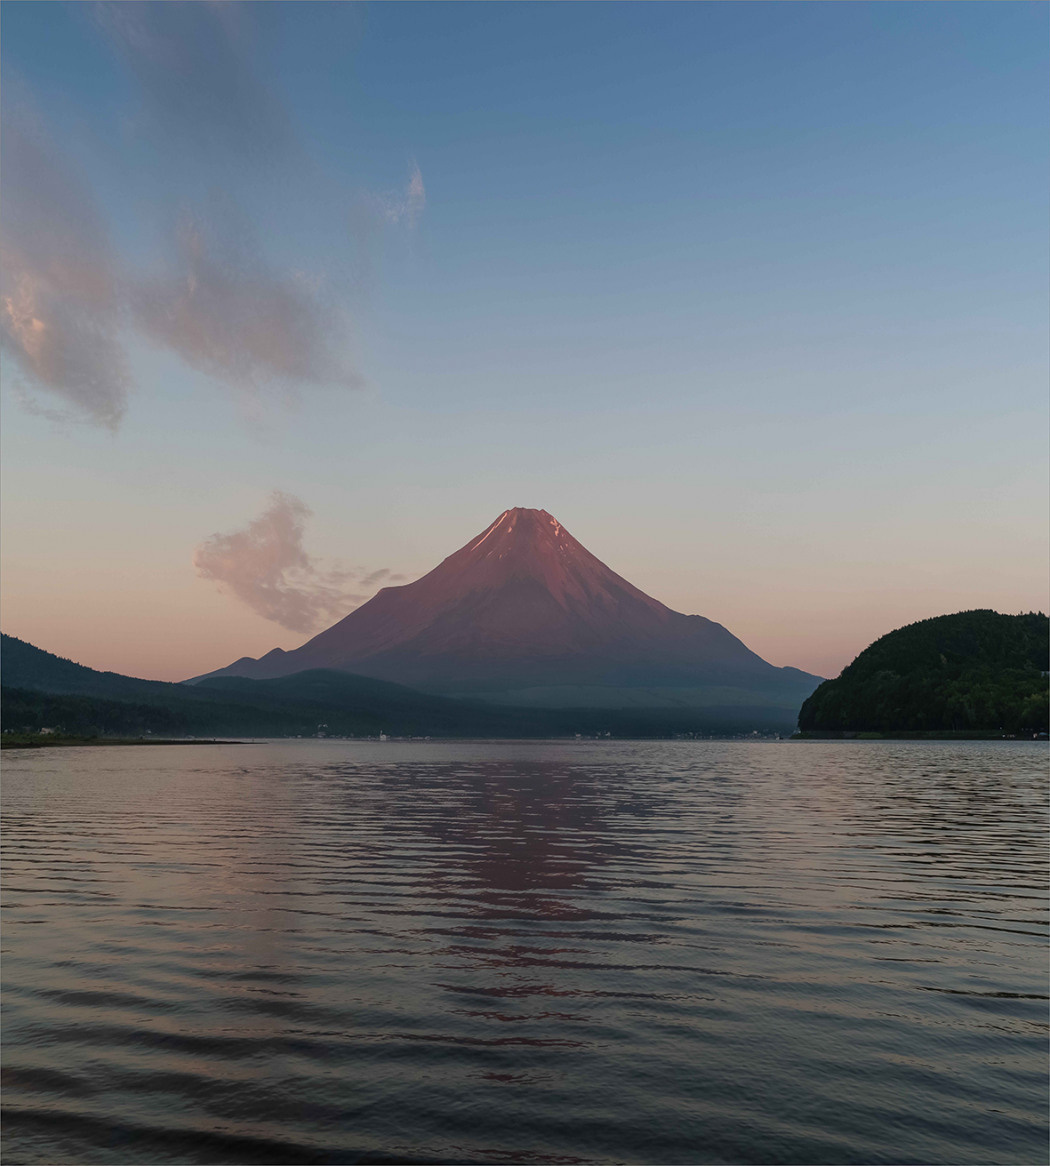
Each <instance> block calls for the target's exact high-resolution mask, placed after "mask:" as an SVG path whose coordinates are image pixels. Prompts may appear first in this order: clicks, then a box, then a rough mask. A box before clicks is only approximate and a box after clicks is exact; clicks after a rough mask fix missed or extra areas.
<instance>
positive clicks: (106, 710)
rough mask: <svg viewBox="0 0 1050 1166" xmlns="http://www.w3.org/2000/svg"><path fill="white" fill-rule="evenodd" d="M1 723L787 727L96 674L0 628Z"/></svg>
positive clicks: (588, 729) (529, 731) (382, 692)
mask: <svg viewBox="0 0 1050 1166" xmlns="http://www.w3.org/2000/svg"><path fill="white" fill-rule="evenodd" d="M0 664H2V680H3V687H2V689H0V705H2V719H3V727H4V729H5V731H11V732H15V733H19V732H29V733H34V732H38V731H39V730H40V729H41V728H44V727H47V728H51V729H58V730H61V731H62V732H64V733H66V734H70V735H77V736H93V735H102V736H140V735H142V734H144V733H152V734H156V735H161V734H163V735H164V736H168V737H171V736H186V735H191V734H192V735H194V736H219V737H233V736H242V737H243V736H253V737H289V736H290V737H294V736H304V737H305V736H314V735H315V734H317V733H318V732H323V733H324V734H326V735H329V736H348V735H352V736H357V737H362V736H373V737H374V736H378V735H379V734H380V733H383V732H385V733H388V734H390V735H392V736H433V737H565V736H572V735H573V734H575V733H582V734H584V735H588V736H590V735H595V734H598V733H609V732H611V733H612V734H613V735H615V736H621V737H666V736H671V735H673V734H675V733H714V734H733V733H749V732H752V731H753V730H755V729H757V730H759V731H764V732H770V731H776V732H783V731H790V729H791V728H792V726H793V725H794V722H795V713H794V711H792V712H790V713H785V712H784V711H783V710H780V709H777V708H746V707H744V708H741V707H733V706H728V707H716V706H712V707H708V708H704V709H692V708H682V709H677V710H676V709H644V708H643V709H633V710H623V711H616V710H608V709H553V710H547V709H529V708H509V707H500V706H494V705H489V704H483V703H481V702H470V701H463V700H453V699H450V698H448V697H443V696H437V695H434V694H431V693H422V692H416V691H414V690H412V689H410V688H406V687H404V686H403V685H399V684H391V683H389V682H387V681H383V680H376V679H374V678H372V677H364V676H354V675H351V674H349V673H346V672H335V671H331V670H324V669H313V670H308V671H304V672H300V673H297V674H295V675H293V676H288V677H281V678H275V679H270V680H251V679H247V678H244V677H233V676H229V677H215V678H212V679H209V680H206V681H202V682H201V683H199V684H195V685H186V684H166V683H163V682H160V681H154V680H139V679H136V678H134V677H131V676H122V675H120V674H119V673H116V672H98V671H96V670H95V669H92V668H86V667H84V666H83V665H81V664H75V663H73V661H71V660H65V659H63V658H61V657H59V656H55V655H53V654H52V653H50V652H45V651H43V650H42V649H40V648H37V647H35V646H34V645H32V644H28V643H26V642H25V641H23V640H19V639H16V638H15V637H13V636H7V635H5V636H0Z"/></svg>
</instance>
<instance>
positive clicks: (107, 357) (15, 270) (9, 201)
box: [0, 124, 130, 429]
mask: <svg viewBox="0 0 1050 1166" xmlns="http://www.w3.org/2000/svg"><path fill="white" fill-rule="evenodd" d="M3 173H4V204H3V217H2V220H0V224H2V231H0V329H2V336H3V342H4V347H5V348H6V349H7V350H8V351H9V352H10V353H11V354H13V356H14V358H15V360H16V361H17V363H18V367H19V369H20V371H21V373H22V374H23V376H24V377H25V378H26V380H27V381H28V382H29V383H31V384H32V385H33V386H34V387H37V388H40V389H43V390H44V391H45V392H48V393H50V394H53V395H55V396H57V397H58V398H59V399H60V400H61V401H62V402H63V403H64V404H65V405H67V406H72V407H73V410H74V414H75V415H77V416H80V417H82V418H85V419H87V420H91V421H94V422H97V423H98V424H101V425H105V426H108V427H109V428H111V429H115V428H116V427H117V425H118V424H119V422H120V418H121V416H122V414H123V412H124V408H125V404H126V400H127V393H128V389H129V386H130V378H129V374H128V369H127V362H126V360H125V355H124V349H123V346H122V344H121V342H120V338H119V326H120V321H121V306H122V297H121V287H120V279H119V274H118V264H117V261H116V257H115V255H114V254H113V251H112V249H111V246H110V242H109V238H108V235H107V232H106V227H105V223H104V221H103V219H102V216H101V214H100V213H99V210H98V208H97V206H96V204H95V202H94V199H93V198H92V196H91V192H90V190H89V189H88V188H87V186H86V185H85V184H84V182H83V180H82V179H81V178H80V176H79V175H78V174H77V173H76V172H75V170H74V169H73V168H72V167H71V166H70V165H69V164H68V163H66V162H64V161H63V160H62V159H61V158H60V157H59V156H58V155H57V154H56V152H55V150H54V149H53V148H52V147H51V146H50V145H49V144H48V143H46V142H45V141H44V140H43V137H42V134H41V133H40V132H39V131H38V130H34V129H32V128H30V127H28V126H18V125H12V124H7V125H5V127H4V133H3Z"/></svg>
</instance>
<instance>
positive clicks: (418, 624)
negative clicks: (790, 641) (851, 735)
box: [213, 508, 820, 708]
mask: <svg viewBox="0 0 1050 1166" xmlns="http://www.w3.org/2000/svg"><path fill="white" fill-rule="evenodd" d="M308 668H330V669H337V670H342V671H352V672H356V673H360V674H362V675H366V676H375V677H379V678H382V679H387V680H394V681H397V682H399V683H402V684H409V685H411V686H413V687H415V688H420V689H424V690H427V691H433V692H448V693H456V694H467V693H475V694H479V695H483V696H485V697H488V698H492V699H498V698H499V697H500V695H501V694H505V695H506V696H507V699H512V697H511V696H510V694H513V693H520V692H521V691H522V690H540V692H539V695H538V696H537V697H536V698H535V700H534V701H532V703H537V702H539V703H542V690H543V689H545V688H550V687H553V686H557V687H559V688H562V689H564V688H565V686H576V687H578V688H579V690H580V692H581V693H582V694H584V699H582V700H581V703H590V698H588V697H587V696H586V693H587V690H588V689H589V688H591V687H593V686H599V687H602V688H606V689H608V688H614V689H632V690H633V689H647V690H651V689H657V688H666V687H669V686H670V687H678V688H697V687H704V686H721V687H725V686H730V687H733V688H736V689H739V690H742V691H743V695H744V697H745V699H746V698H747V697H748V695H749V694H755V693H759V694H765V695H766V696H768V695H773V694H775V695H776V696H777V697H778V698H779V699H780V700H781V702H782V703H784V705H785V707H786V705H788V704H793V705H794V707H796V708H797V707H798V704H799V703H801V700H802V699H803V698H804V697H805V696H806V695H807V694H808V693H809V692H811V691H812V689H813V687H814V686H815V685H816V684H817V683H818V682H819V679H820V678H819V677H815V676H810V675H808V674H807V673H804V672H800V671H798V670H797V669H793V668H786V669H785V668H774V667H773V666H772V665H771V664H768V663H766V661H764V660H763V659H762V658H761V657H760V656H758V655H756V654H755V653H754V652H752V651H751V650H750V649H749V648H747V647H746V646H745V645H744V644H743V643H741V641H740V640H738V639H737V638H736V637H735V636H733V635H732V634H731V633H730V632H728V631H727V630H726V629H725V628H724V627H722V626H721V624H717V623H715V622H713V621H712V620H709V619H705V618H704V617H703V616H698V615H682V614H680V613H679V612H676V611H672V610H671V609H670V608H668V607H666V606H665V605H664V604H662V603H659V602H658V601H657V600H655V599H653V598H651V597H650V596H648V595H646V594H645V593H644V592H642V591H640V590H639V589H638V588H637V587H635V586H633V585H632V584H631V583H629V582H628V581H627V580H626V579H623V578H621V576H619V575H617V574H616V573H615V572H614V571H612V570H610V569H609V568H608V567H607V566H606V565H605V564H604V563H602V562H601V561H600V560H599V559H597V558H596V557H595V556H594V555H592V554H591V553H590V552H589V551H588V550H587V549H586V548H585V547H583V546H582V545H581V544H580V543H579V542H577V540H576V539H574V538H573V537H572V535H570V534H569V532H568V531H567V530H566V529H565V528H564V527H563V526H562V525H561V524H560V523H559V522H558V521H557V519H555V518H553V517H552V516H551V515H550V514H548V513H547V512H546V511H545V510H529V509H525V508H517V509H513V510H506V511H504V512H503V514H501V515H500V516H499V518H497V519H496V521H495V522H493V523H492V525H491V526H489V527H488V529H487V530H485V531H483V532H482V533H481V534H480V535H478V536H477V537H476V538H474V539H472V540H471V541H470V542H469V543H467V544H466V545H465V546H464V547H462V548H461V549H460V550H458V551H456V552H455V554H453V555H450V556H449V557H448V558H447V559H445V560H444V561H443V562H442V563H440V564H439V565H438V566H437V567H435V568H434V570H432V571H431V572H430V573H429V574H427V575H424V576H423V577H422V578H421V579H417V580H416V581H415V582H414V583H409V584H406V585H405V586H403V587H386V588H383V590H381V591H380V592H379V593H378V594H377V595H375V596H374V597H373V598H372V599H371V600H369V602H368V603H365V604H363V605H362V606H361V607H359V608H357V610H355V611H353V612H351V613H350V614H349V615H348V616H346V617H345V618H344V619H342V620H340V621H339V622H338V623H337V624H335V625H333V626H332V627H330V628H328V629H327V630H326V631H323V632H321V633H320V634H319V635H317V636H315V637H314V638H313V639H312V640H309V641H308V642H307V643H306V644H304V645H303V646H302V647H300V648H297V649H295V650H294V651H291V652H284V651H281V650H280V649H275V650H274V651H273V652H270V653H268V654H267V655H266V656H263V657H262V658H261V659H259V660H251V659H248V658H245V659H242V660H238V661H237V662H236V663H235V664H232V665H231V666H230V667H228V668H225V669H222V670H220V672H218V673H214V674H213V675H239V676H250V677H276V676H285V675H288V674H290V673H293V672H298V671H302V670H304V669H308ZM560 703H564V701H562V702H560ZM603 703H608V702H603ZM622 703H625V704H627V703H636V702H633V701H630V700H626V699H625V700H624V701H623V702H622ZM670 703H675V702H673V701H672V702H670Z"/></svg>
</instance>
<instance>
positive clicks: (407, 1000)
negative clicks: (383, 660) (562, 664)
mask: <svg viewBox="0 0 1050 1166" xmlns="http://www.w3.org/2000/svg"><path fill="white" fill-rule="evenodd" d="M4 762H5V764H4V770H5V783H4V821H5V830H4V846H5V851H6V858H5V892H6V893H5V901H6V912H5V915H6V927H5V938H4V978H5V991H4V1005H5V1007H4V1034H5V1040H4V1075H5V1083H6V1084H5V1107H6V1116H5V1123H4V1133H3V1138H4V1151H5V1162H6V1163H7V1164H8V1166H12V1164H14V1163H20V1162H24V1163H140V1162H173V1163H174V1162H185V1163H191V1162H192V1163H198V1162H199V1163H252V1162H257V1163H264V1162H288V1163H296V1162H328V1163H341V1162H356V1161H380V1162H383V1161H386V1162H391V1161H413V1162H438V1161H441V1162H450V1161H451V1162H495V1163H503V1162H507V1163H532V1162H554V1163H576V1162H601V1163H613V1162H624V1163H656V1162H662V1163H663V1162H666V1163H719V1162H729V1163H734V1162H736V1163H767V1162H768V1163H772V1162H778V1163H838V1162H843V1163H845V1162H849V1163H860V1162H898V1163H905V1162H928V1163H1042V1162H1044V1161H1045V1160H1046V1149H1047V1118H1046V1113H1047V1100H1048V1099H1047V1084H1046V1036H1047V1033H1046V1027H1047V1026H1046V1020H1047V1002H1046V999H1047V988H1046V982H1047V976H1046V972H1047V960H1046V942H1045V941H1046V922H1047V920H1046V887H1045V882H1046V829H1047V800H1046V781H1045V773H1046V749H1045V746H1040V745H1036V744H1032V743H1024V742H989V743H985V742H973V743H951V744H942V743H933V742H922V743H914V744H913V743H908V744H898V743H885V742H870V743H869V742H844V743H832V742H807V743H798V742H756V743H748V742H729V743H718V742H673V743H653V744H618V743H598V742H581V743H578V744H543V743H526V744H498V743H483V744H482V743H479V744H451V743H450V744H440V743H422V742H419V743H410V742H406V743H395V742H388V743H386V744H378V743H376V744H366V743H363V742H361V743H355V742H338V741H317V742H312V741H307V742H289V743H268V744H257V745H244V746H234V745H229V746H214V747H213V746H199V747H194V748H185V747H164V746H155V747H151V748H148V749H146V748H143V749H133V748H112V749H111V748H91V749H55V750H39V751H33V752H26V753H12V752H8V753H7V754H5V757H4Z"/></svg>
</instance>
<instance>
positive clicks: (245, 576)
mask: <svg viewBox="0 0 1050 1166" xmlns="http://www.w3.org/2000/svg"><path fill="white" fill-rule="evenodd" d="M310 515H311V510H310V508H309V507H308V506H307V505H306V504H305V503H304V502H303V501H301V499H299V498H296V497H294V496H293V495H291V494H282V493H281V492H280V491H275V492H274V493H273V494H272V495H271V496H270V505H269V507H268V508H267V509H266V510H265V511H264V512H263V513H262V514H260V515H259V517H258V518H255V519H253V520H252V521H251V522H250V523H249V524H248V525H247V526H246V527H245V528H244V529H243V530H237V531H233V532H232V533H230V534H213V535H212V536H211V537H210V538H208V539H207V540H206V541H205V542H203V543H201V545H200V546H199V547H198V548H197V550H196V552H195V554H194V556H193V564H194V566H195V567H196V568H197V573H198V574H199V575H200V576H201V578H203V579H212V580H214V581H215V582H216V583H218V584H219V585H220V587H221V589H222V590H224V591H226V592H228V593H229V594H231V595H233V596H234V597H235V598H237V599H238V600H240V601H241V602H242V603H244V604H246V605H247V606H248V607H249V608H251V609H252V611H254V612H255V613H256V614H258V615H261V616H262V617H263V619H268V620H271V621H272V622H273V623H277V624H280V625H281V627H284V628H288V629H289V631H294V632H312V631H317V630H318V629H319V628H322V627H324V626H326V625H327V624H330V623H333V622H335V620H337V619H340V618H342V616H344V615H346V614H347V613H348V612H350V611H352V610H353V609H354V608H355V607H359V606H360V605H361V604H362V603H363V602H364V601H365V600H366V599H367V598H368V597H369V594H370V593H371V591H372V590H374V588H375V587H376V585H377V584H379V583H381V582H384V581H386V582H396V581H397V580H399V579H401V578H403V576H401V575H392V574H391V573H390V571H389V570H388V569H387V568H385V567H384V568H382V569H381V570H378V571H371V572H367V571H362V570H355V569H348V568H334V569H328V570H325V569H322V568H321V567H320V566H319V564H318V562H317V560H316V559H314V558H312V557H311V556H310V555H309V554H307V552H306V550H305V549H304V547H303V537H304V534H305V532H306V523H307V520H308V519H309V518H310Z"/></svg>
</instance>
